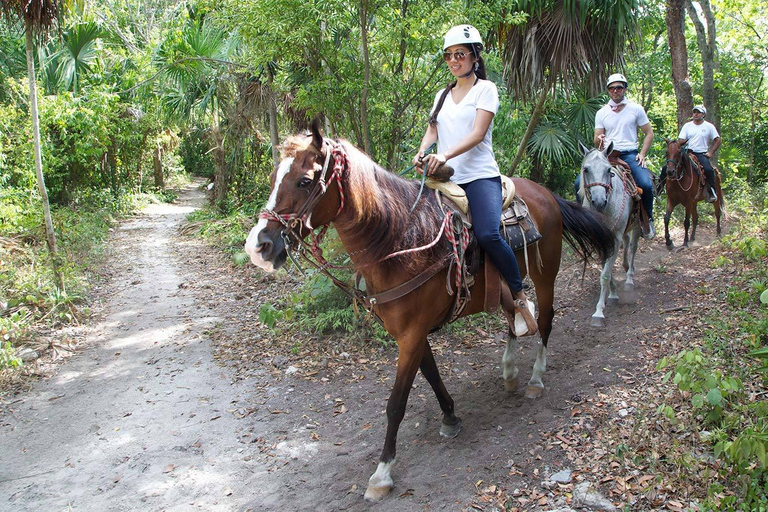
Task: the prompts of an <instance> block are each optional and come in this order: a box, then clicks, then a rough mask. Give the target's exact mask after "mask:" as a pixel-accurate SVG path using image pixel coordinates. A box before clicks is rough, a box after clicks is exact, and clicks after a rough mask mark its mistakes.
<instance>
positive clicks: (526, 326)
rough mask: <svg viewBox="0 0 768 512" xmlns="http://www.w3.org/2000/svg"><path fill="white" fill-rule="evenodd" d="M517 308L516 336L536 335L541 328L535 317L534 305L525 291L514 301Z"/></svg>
mask: <svg viewBox="0 0 768 512" xmlns="http://www.w3.org/2000/svg"><path fill="white" fill-rule="evenodd" d="M514 307H515V325H514V329H515V336H531V335H534V334H536V332H537V331H538V330H539V326H538V324H537V323H536V318H535V317H534V316H533V315H534V305H533V302H531V301H530V300H529V299H528V297H526V295H525V292H524V291H522V290H521V291H520V292H519V293H518V294H517V298H515V300H514Z"/></svg>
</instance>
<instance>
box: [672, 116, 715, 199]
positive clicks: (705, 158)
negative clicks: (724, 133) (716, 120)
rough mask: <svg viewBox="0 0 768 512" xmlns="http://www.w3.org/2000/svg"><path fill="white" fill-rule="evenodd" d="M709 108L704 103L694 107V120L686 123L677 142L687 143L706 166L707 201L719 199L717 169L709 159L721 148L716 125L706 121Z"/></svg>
mask: <svg viewBox="0 0 768 512" xmlns="http://www.w3.org/2000/svg"><path fill="white" fill-rule="evenodd" d="M706 115H707V109H706V108H705V107H704V105H696V106H695V107H693V121H688V122H687V123H685V124H684V125H683V127H682V129H681V130H680V135H678V136H677V142H678V143H679V144H680V146H681V147H682V146H683V144H687V146H688V150H689V151H690V152H691V153H693V154H694V155H696V158H698V160H699V162H700V163H701V166H702V167H703V168H704V176H706V178H707V195H708V197H707V202H710V203H714V202H715V201H717V193H716V192H715V170H714V168H713V167H712V162H710V161H709V159H710V158H712V155H714V154H715V152H716V151H717V150H718V149H719V148H720V134H719V133H717V128H715V125H713V124H712V123H710V122H709V121H705V120H704V117H705V116H706Z"/></svg>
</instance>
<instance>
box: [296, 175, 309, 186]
mask: <svg viewBox="0 0 768 512" xmlns="http://www.w3.org/2000/svg"><path fill="white" fill-rule="evenodd" d="M311 184H312V180H311V179H309V178H306V177H305V178H301V179H300V180H299V182H298V183H297V184H296V186H297V187H299V188H307V187H308V186H310V185H311Z"/></svg>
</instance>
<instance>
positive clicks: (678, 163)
mask: <svg viewBox="0 0 768 512" xmlns="http://www.w3.org/2000/svg"><path fill="white" fill-rule="evenodd" d="M667 148H669V144H667ZM686 157H688V161H689V163H690V167H691V171H693V160H692V159H691V157H690V155H688V154H687V153H686V152H685V151H683V148H680V159H679V160H675V159H674V158H667V162H666V163H667V164H674V166H675V172H674V174H670V173H669V172H667V179H668V180H673V181H677V182H680V188H681V189H682V190H683V192H688V191H689V190H690V189H691V187H693V183H694V181H695V180H694V179H693V176H691V184H690V185H689V186H688V188H683V184H682V182H681V180H682V179H683V176H685V166H684V165H683V158H686Z"/></svg>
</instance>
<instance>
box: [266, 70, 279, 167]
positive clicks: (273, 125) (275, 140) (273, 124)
mask: <svg viewBox="0 0 768 512" xmlns="http://www.w3.org/2000/svg"><path fill="white" fill-rule="evenodd" d="M275 96H276V95H275V91H274V90H272V74H271V73H270V74H269V79H268V80H267V101H268V102H269V107H268V108H267V115H268V116H269V141H270V142H271V143H272V164H273V165H274V166H275V167H277V164H279V163H280V150H278V147H279V146H280V133H279V132H278V129H277V98H276V97H275Z"/></svg>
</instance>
